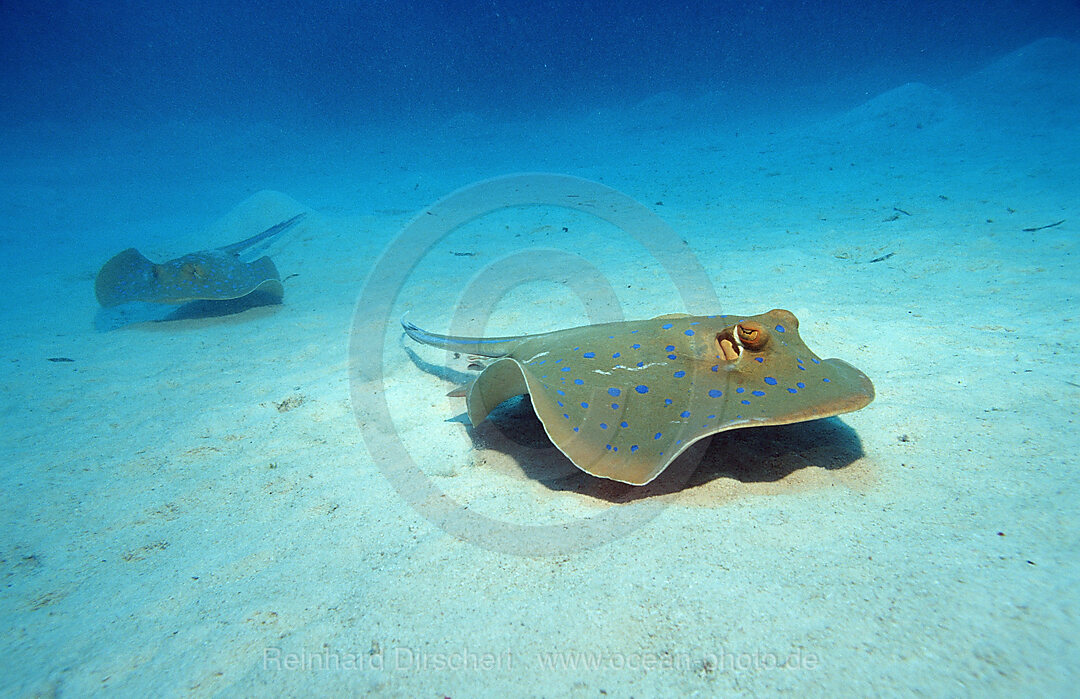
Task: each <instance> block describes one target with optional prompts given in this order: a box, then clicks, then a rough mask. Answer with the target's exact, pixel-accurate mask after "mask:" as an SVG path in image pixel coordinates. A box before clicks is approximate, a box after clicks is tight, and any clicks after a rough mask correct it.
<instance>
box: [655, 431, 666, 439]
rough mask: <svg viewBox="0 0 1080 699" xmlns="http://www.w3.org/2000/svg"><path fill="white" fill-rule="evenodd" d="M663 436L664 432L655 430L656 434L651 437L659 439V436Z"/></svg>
mask: <svg viewBox="0 0 1080 699" xmlns="http://www.w3.org/2000/svg"><path fill="white" fill-rule="evenodd" d="M663 436H664V433H663V432H657V433H656V436H655V437H653V439H660V438H661V437H663Z"/></svg>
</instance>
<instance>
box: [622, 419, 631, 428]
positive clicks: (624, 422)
mask: <svg viewBox="0 0 1080 699" xmlns="http://www.w3.org/2000/svg"><path fill="white" fill-rule="evenodd" d="M629 426H630V423H629V422H627V421H626V420H623V421H622V422H620V423H619V427H629Z"/></svg>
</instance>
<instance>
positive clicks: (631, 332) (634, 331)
mask: <svg viewBox="0 0 1080 699" xmlns="http://www.w3.org/2000/svg"><path fill="white" fill-rule="evenodd" d="M639 332H641V330H631V331H630V334H631V335H633V334H634V333H639Z"/></svg>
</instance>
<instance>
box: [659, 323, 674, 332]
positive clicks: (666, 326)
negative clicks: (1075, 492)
mask: <svg viewBox="0 0 1080 699" xmlns="http://www.w3.org/2000/svg"><path fill="white" fill-rule="evenodd" d="M660 327H661V328H663V329H664V330H671V329H672V328H674V327H675V326H674V325H672V324H671V323H664V324H663V325H661V326H660Z"/></svg>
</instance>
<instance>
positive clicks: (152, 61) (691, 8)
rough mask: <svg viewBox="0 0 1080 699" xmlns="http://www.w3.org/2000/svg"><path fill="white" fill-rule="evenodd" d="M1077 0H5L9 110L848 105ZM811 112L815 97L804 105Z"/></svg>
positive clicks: (79, 114) (1051, 18) (1009, 36)
mask: <svg viewBox="0 0 1080 699" xmlns="http://www.w3.org/2000/svg"><path fill="white" fill-rule="evenodd" d="M1078 12H1080V11H1078V9H1077V5H1076V3H1075V2H1067V1H1065V0H1060V1H1057V2H1053V1H1050V2H1008V1H1005V0H992V1H990V2H981V3H978V5H977V6H973V5H972V4H971V3H968V2H936V3H920V2H911V3H875V2H858V1H857V0H848V1H843V2H836V1H833V2H775V1H770V0H762V1H761V2H753V3H742V2H731V1H724V2H714V3H686V4H684V3H653V2H636V1H634V2H625V3H605V2H581V3H572V4H571V3H566V4H562V3H557V2H496V1H493V2H450V3H437V4H433V3H425V2H360V3H352V2H340V3H325V4H321V3H319V4H316V3H302V2H284V1H281V0H274V1H271V2H265V3H218V2H190V3H180V4H174V3H156V2H150V3H120V2H108V1H107V2H100V3H70V2H45V3H37V2H18V1H15V2H5V3H4V5H3V7H2V8H0V64H2V65H3V77H2V82H0V103H2V104H3V113H4V115H5V118H6V119H8V120H11V119H15V120H34V119H41V118H62V119H72V120H82V119H87V118H95V117H103V116H104V117H113V118H117V117H118V118H132V117H142V116H146V117H151V118H161V119H169V118H192V117H199V116H202V117H220V116H222V115H238V116H240V117H245V116H249V117H250V116H253V115H255V114H258V115H260V117H262V116H264V115H271V116H273V117H280V118H285V119H295V118H308V119H313V120H318V121H322V120H329V121H331V122H336V121H338V120H341V119H349V120H352V119H354V118H355V116H356V115H363V116H364V117H365V118H369V119H375V120H385V119H387V118H389V116H390V115H393V118H400V116H401V115H402V114H405V115H407V116H410V117H412V116H431V115H439V114H441V115H446V114H453V113H455V112H459V111H479V112H483V113H493V114H497V115H508V114H510V115H512V114H522V113H524V114H534V113H537V112H542V113H550V112H555V113H558V112H561V111H564V110H571V111H574V110H581V109H587V108H590V107H600V106H620V105H628V104H633V103H635V102H637V101H640V100H641V99H644V98H645V97H648V96H649V95H652V94H655V93H657V92H662V91H697V90H702V89H724V90H735V91H738V92H740V93H742V94H747V95H756V96H761V95H762V94H763V93H764V94H765V95H771V96H773V97H774V98H782V97H784V96H785V95H788V94H790V93H791V92H792V91H794V92H795V93H796V94H798V95H799V96H800V97H801V98H802V99H807V100H811V101H812V102H819V101H822V100H824V101H827V102H829V101H834V100H846V101H849V102H850V101H851V100H854V99H857V98H858V97H859V96H860V95H863V94H864V93H865V91H869V92H871V93H876V92H880V91H882V90H883V89H887V88H888V87H889V86H892V85H895V84H898V83H903V82H909V81H923V82H926V81H931V80H940V79H942V78H943V77H947V76H953V75H957V74H960V73H962V72H964V71H968V70H971V69H973V68H975V67H978V66H979V65H980V64H981V63H984V62H985V61H987V60H988V59H991V58H993V57H995V56H998V55H1001V54H1003V53H1006V52H1008V51H1010V50H1013V49H1016V48H1018V47H1020V46H1022V45H1024V44H1026V43H1028V42H1030V41H1032V40H1034V39H1037V38H1040V37H1044V36H1061V37H1064V38H1070V37H1073V38H1075V37H1076V36H1077V32H1078V31H1080V30H1078V28H1077V25H1078V22H1080V20H1078ZM809 106H813V105H809Z"/></svg>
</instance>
